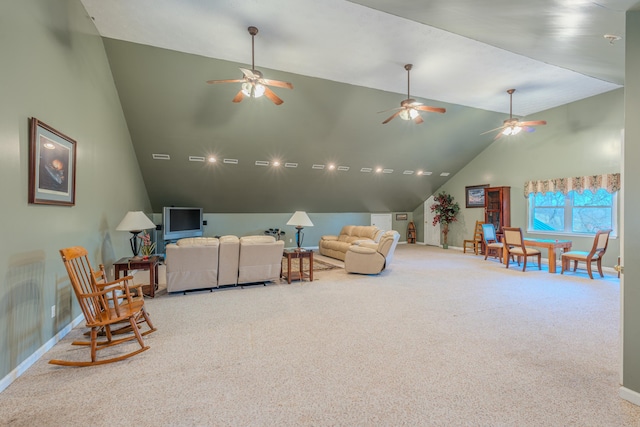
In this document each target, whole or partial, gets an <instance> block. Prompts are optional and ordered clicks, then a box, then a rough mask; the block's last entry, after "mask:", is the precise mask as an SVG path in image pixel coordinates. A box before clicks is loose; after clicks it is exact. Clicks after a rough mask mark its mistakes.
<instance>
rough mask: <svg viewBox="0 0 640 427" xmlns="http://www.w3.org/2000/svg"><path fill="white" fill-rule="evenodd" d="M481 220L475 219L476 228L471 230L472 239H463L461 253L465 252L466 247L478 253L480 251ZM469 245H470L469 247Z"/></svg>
mask: <svg viewBox="0 0 640 427" xmlns="http://www.w3.org/2000/svg"><path fill="white" fill-rule="evenodd" d="M482 224H483V222H482V221H476V228H475V229H474V230H473V240H465V241H464V242H463V244H462V246H463V250H462V253H465V254H466V253H467V248H469V249H471V248H473V252H474V253H475V254H476V255H478V253H480V245H481V244H482ZM469 246H470V247H469Z"/></svg>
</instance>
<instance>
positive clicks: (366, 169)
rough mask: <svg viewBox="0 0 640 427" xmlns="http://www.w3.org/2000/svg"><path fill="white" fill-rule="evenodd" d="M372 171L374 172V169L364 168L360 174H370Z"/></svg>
mask: <svg viewBox="0 0 640 427" xmlns="http://www.w3.org/2000/svg"><path fill="white" fill-rule="evenodd" d="M372 170H373V169H371V168H362V169H360V172H365V173H369V172H371V171H372Z"/></svg>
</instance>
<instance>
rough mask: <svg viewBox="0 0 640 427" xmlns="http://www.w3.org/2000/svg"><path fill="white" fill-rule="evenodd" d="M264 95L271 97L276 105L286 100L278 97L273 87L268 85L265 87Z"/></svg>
mask: <svg viewBox="0 0 640 427" xmlns="http://www.w3.org/2000/svg"><path fill="white" fill-rule="evenodd" d="M264 96H266V97H267V98H269V99H270V100H271V101H273V103H274V104H276V105H280V104H282V103H283V102H284V101H283V100H282V99H280V98H278V95H276V94H275V93H274V92H273V91H272V90H271V89H269V88H268V87H266V86H265V87H264Z"/></svg>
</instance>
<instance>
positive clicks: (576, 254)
mask: <svg viewBox="0 0 640 427" xmlns="http://www.w3.org/2000/svg"><path fill="white" fill-rule="evenodd" d="M611 231H612V230H600V231H598V232H597V233H596V235H595V237H594V238H593V247H592V248H591V250H590V251H589V252H584V251H569V252H565V253H563V254H562V270H561V271H560V274H564V270H569V269H570V268H571V261H573V271H576V269H577V268H578V262H584V263H586V264H587V273H589V277H590V278H591V279H593V274H592V272H591V264H592V263H594V262H595V263H596V265H597V266H598V273H600V277H604V274H602V257H603V256H604V254H605V252H606V251H607V246H609V235H610V234H611Z"/></svg>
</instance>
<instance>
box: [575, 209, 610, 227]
mask: <svg viewBox="0 0 640 427" xmlns="http://www.w3.org/2000/svg"><path fill="white" fill-rule="evenodd" d="M611 216H612V212H611V208H610V207H607V208H574V209H573V224H572V229H573V231H574V232H576V233H595V232H597V231H598V230H601V229H603V228H613V227H612V226H611V225H612V224H611Z"/></svg>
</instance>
